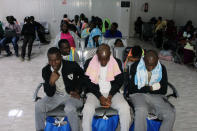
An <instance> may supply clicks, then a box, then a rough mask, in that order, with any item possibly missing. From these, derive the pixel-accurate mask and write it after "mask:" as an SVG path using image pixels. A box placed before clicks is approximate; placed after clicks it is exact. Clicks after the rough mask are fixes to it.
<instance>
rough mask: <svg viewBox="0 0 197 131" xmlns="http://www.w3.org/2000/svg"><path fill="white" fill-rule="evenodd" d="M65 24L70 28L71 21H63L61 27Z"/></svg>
mask: <svg viewBox="0 0 197 131" xmlns="http://www.w3.org/2000/svg"><path fill="white" fill-rule="evenodd" d="M63 25H67V27H68V28H69V23H68V22H67V21H62V22H61V25H60V29H62V27H63Z"/></svg>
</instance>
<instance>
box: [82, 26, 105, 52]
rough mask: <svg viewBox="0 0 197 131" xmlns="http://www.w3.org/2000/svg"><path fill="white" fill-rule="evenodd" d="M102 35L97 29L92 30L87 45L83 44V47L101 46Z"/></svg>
mask: <svg viewBox="0 0 197 131" xmlns="http://www.w3.org/2000/svg"><path fill="white" fill-rule="evenodd" d="M101 37H102V33H101V31H100V29H99V28H94V29H92V31H91V33H90V35H89V38H88V41H87V42H88V43H85V46H86V45H87V47H88V48H96V47H98V46H99V45H101V41H102V38H101Z"/></svg>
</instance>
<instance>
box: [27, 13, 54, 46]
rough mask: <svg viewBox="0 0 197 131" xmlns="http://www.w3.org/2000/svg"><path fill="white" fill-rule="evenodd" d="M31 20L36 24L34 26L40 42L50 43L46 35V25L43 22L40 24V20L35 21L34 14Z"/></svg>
mask: <svg viewBox="0 0 197 131" xmlns="http://www.w3.org/2000/svg"><path fill="white" fill-rule="evenodd" d="M30 21H31V23H32V24H33V25H34V28H35V29H36V31H37V33H38V38H39V40H40V42H41V43H43V44H49V43H50V41H47V40H46V37H45V28H44V26H43V25H42V24H40V23H39V22H37V21H35V18H34V16H30Z"/></svg>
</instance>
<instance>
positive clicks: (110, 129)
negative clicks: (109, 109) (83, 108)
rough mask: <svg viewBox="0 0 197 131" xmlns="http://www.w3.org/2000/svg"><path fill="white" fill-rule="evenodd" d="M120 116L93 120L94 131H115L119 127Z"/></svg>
mask: <svg viewBox="0 0 197 131" xmlns="http://www.w3.org/2000/svg"><path fill="white" fill-rule="evenodd" d="M118 122H119V116H118V115H114V116H110V117H107V116H103V118H96V117H94V118H93V121H92V131H115V130H116V128H117V127H118Z"/></svg>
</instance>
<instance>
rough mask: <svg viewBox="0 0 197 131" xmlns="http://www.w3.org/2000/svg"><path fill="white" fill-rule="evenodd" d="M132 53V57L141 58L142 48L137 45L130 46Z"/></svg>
mask: <svg viewBox="0 0 197 131" xmlns="http://www.w3.org/2000/svg"><path fill="white" fill-rule="evenodd" d="M132 55H133V57H134V58H141V57H142V48H141V47H140V46H138V45H136V46H134V47H133V48H132Z"/></svg>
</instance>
